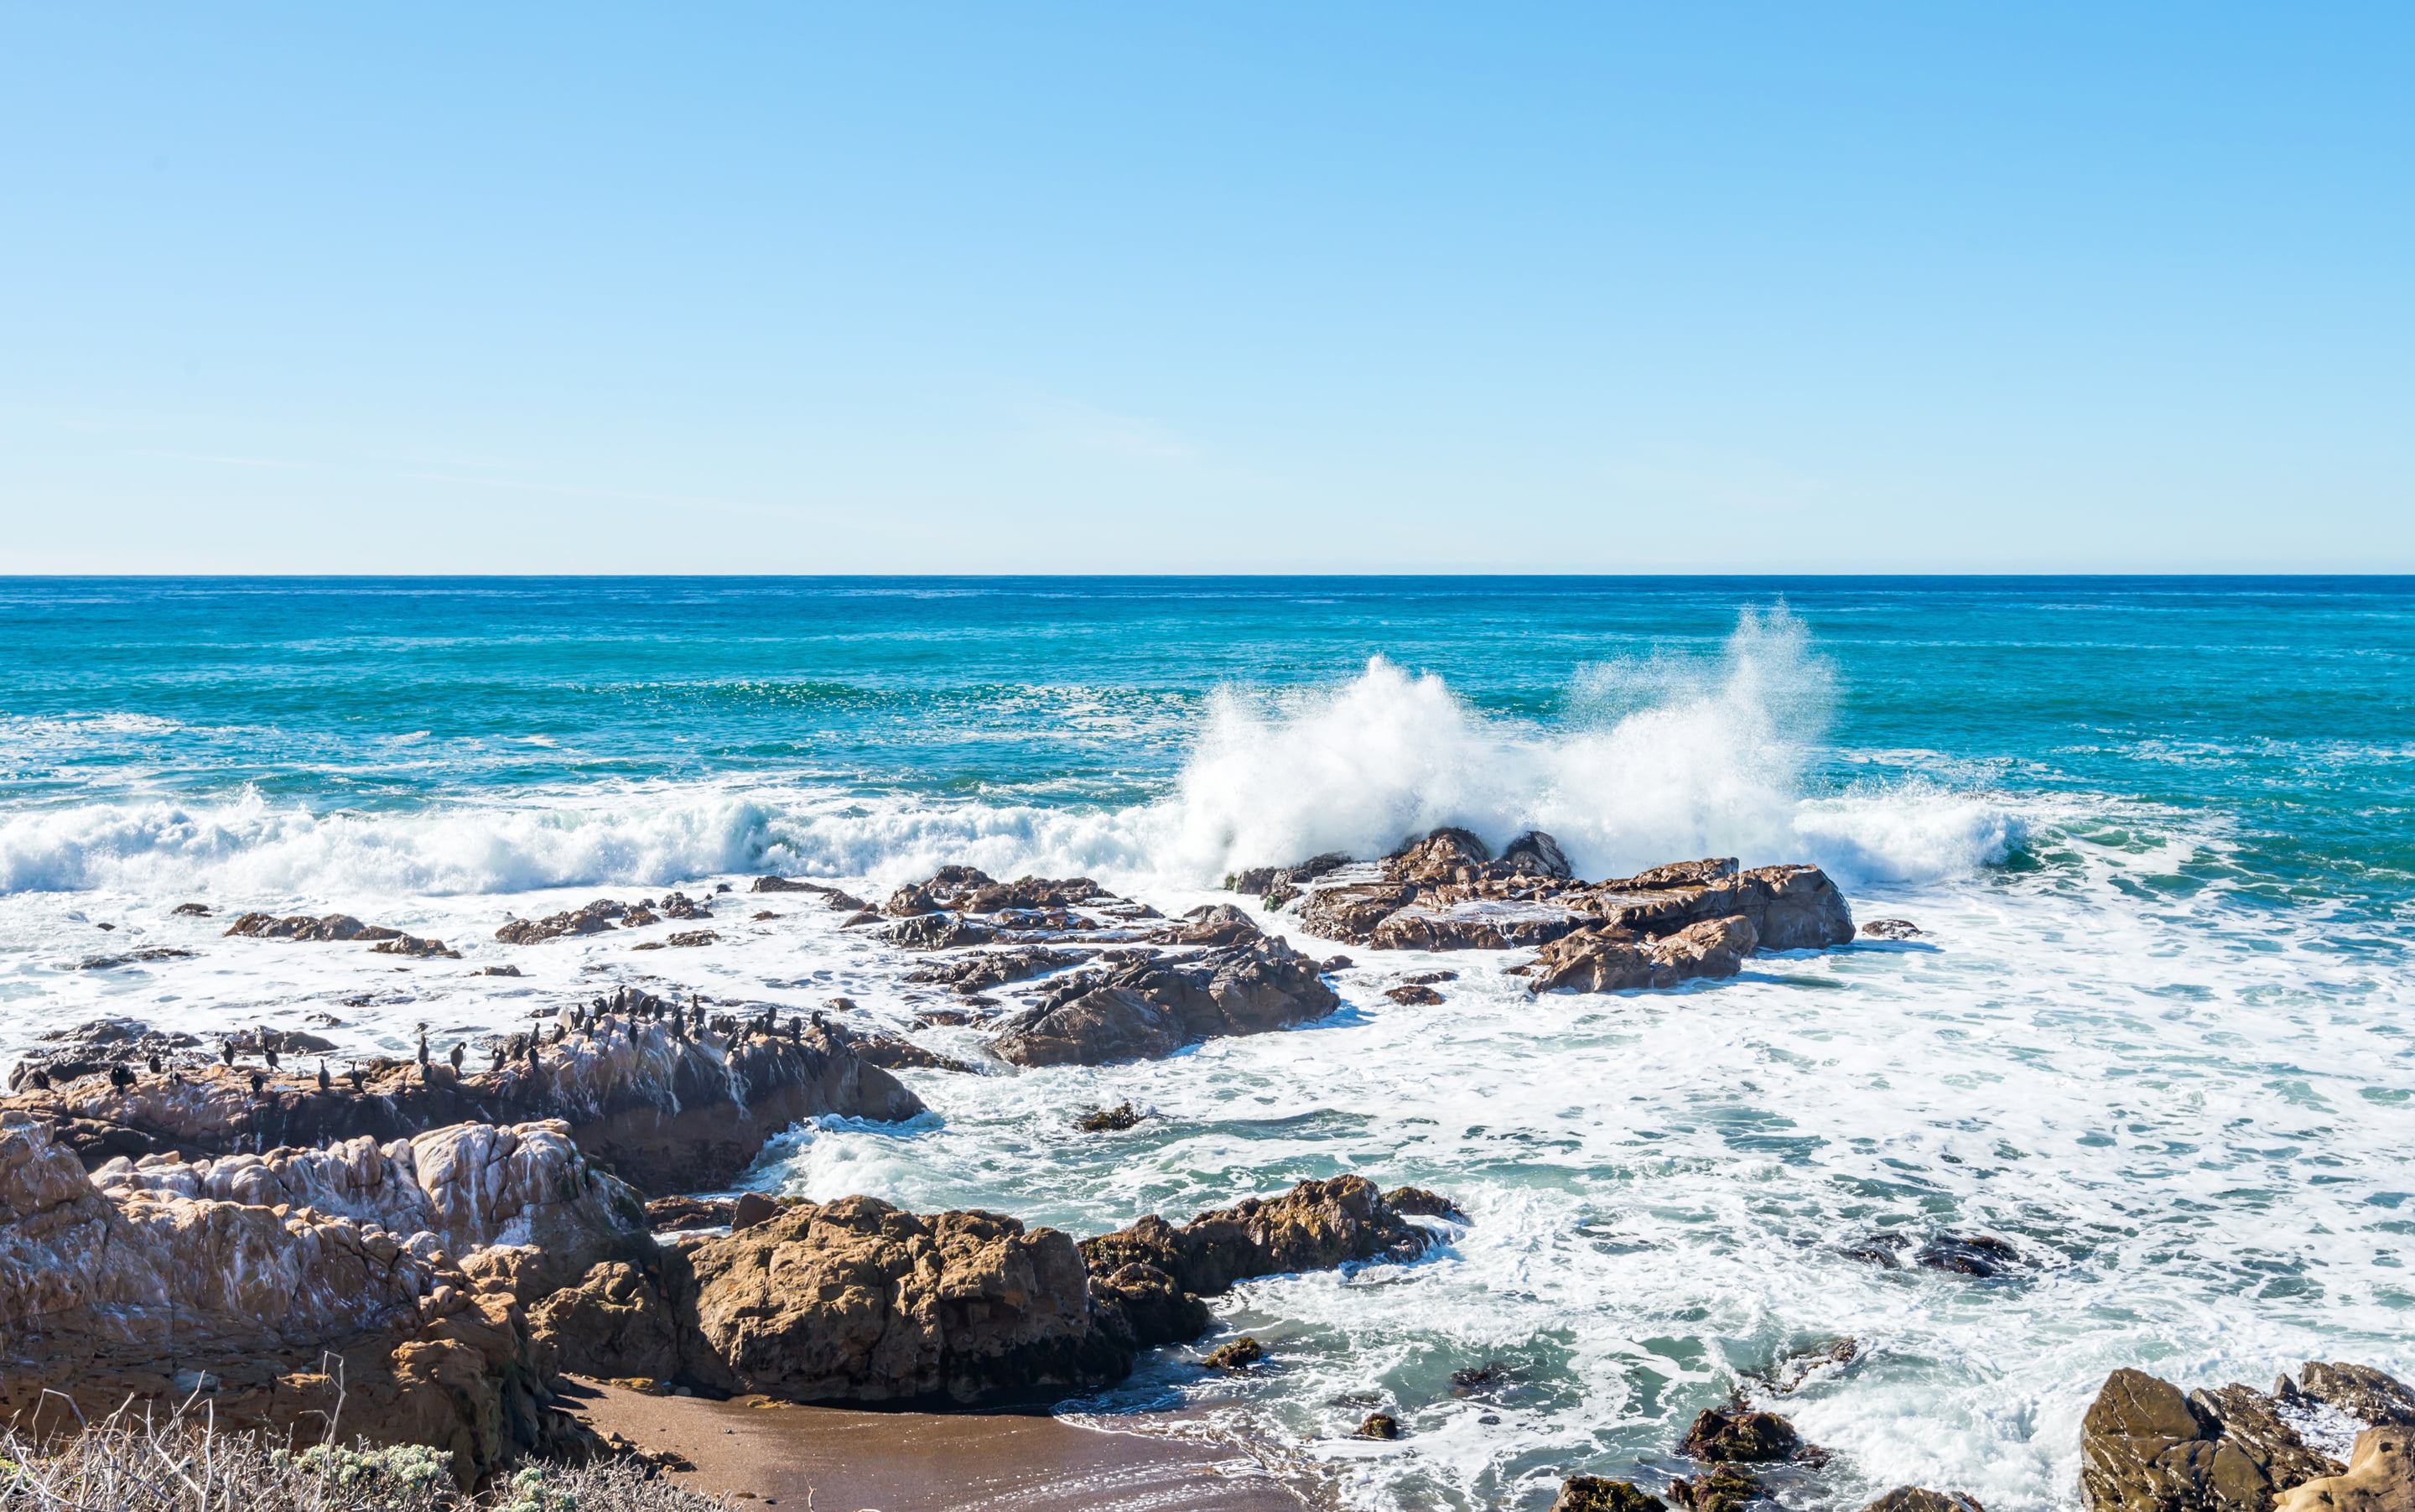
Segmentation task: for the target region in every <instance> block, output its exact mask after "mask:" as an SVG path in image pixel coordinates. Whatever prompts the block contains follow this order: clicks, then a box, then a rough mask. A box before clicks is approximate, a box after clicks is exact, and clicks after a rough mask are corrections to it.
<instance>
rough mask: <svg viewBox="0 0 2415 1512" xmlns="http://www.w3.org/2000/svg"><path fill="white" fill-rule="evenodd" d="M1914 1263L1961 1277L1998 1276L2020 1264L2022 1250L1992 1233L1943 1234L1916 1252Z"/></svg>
mask: <svg viewBox="0 0 2415 1512" xmlns="http://www.w3.org/2000/svg"><path fill="white" fill-rule="evenodd" d="M1912 1258H1913V1262H1914V1263H1916V1264H1918V1265H1926V1266H1927V1267H1928V1268H1929V1269H1930V1270H1945V1271H1952V1272H1953V1273H1954V1274H1956V1275H1958V1276H1978V1277H1995V1276H2002V1275H2003V1274H2004V1273H2005V1272H2006V1271H2008V1270H2010V1269H2012V1268H2013V1267H2014V1266H2016V1265H2019V1264H2020V1260H2021V1254H2020V1251H2019V1250H2016V1249H2014V1248H2013V1247H2012V1246H2011V1245H2009V1244H2006V1243H2005V1242H2004V1241H2003V1240H2002V1239H1999V1238H1997V1237H1995V1236H1994V1235H1987V1234H1973V1235H1969V1236H1968V1237H1965V1236H1963V1235H1954V1234H1941V1235H1937V1237H1935V1238H1933V1239H1931V1240H1929V1241H1928V1243H1927V1244H1924V1245H1922V1246H1921V1247H1920V1248H1919V1249H1918V1250H1915V1251H1913V1257H1912Z"/></svg>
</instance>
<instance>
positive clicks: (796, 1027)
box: [788, 1018, 805, 1044]
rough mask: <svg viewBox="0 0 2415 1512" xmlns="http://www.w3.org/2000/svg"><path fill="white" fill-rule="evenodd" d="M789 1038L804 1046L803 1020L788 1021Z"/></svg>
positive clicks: (793, 1019)
mask: <svg viewBox="0 0 2415 1512" xmlns="http://www.w3.org/2000/svg"><path fill="white" fill-rule="evenodd" d="M788 1038H789V1039H790V1040H795V1041H796V1042H797V1043H799V1044H802V1043H803V1042H804V1039H805V1021H804V1020H803V1019H802V1018H790V1019H789V1020H788Z"/></svg>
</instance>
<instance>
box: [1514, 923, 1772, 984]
mask: <svg viewBox="0 0 2415 1512" xmlns="http://www.w3.org/2000/svg"><path fill="white" fill-rule="evenodd" d="M1754 940H1755V936H1754V933H1753V926H1752V921H1750V920H1748V919H1747V918H1745V917H1744V916H1743V915H1741V914H1735V915H1730V916H1729V917H1727V918H1723V919H1713V920H1705V921H1703V922H1701V923H1699V924H1690V925H1688V926H1687V927H1686V928H1684V929H1681V930H1679V931H1677V932H1676V933H1674V934H1673V935H1671V936H1668V937H1666V938H1664V939H1644V938H1640V937H1638V936H1635V935H1633V934H1631V933H1629V932H1628V931H1627V930H1624V929H1619V928H1615V927H1605V926H1599V925H1597V926H1592V927H1589V928H1587V929H1585V930H1583V932H1581V933H1577V934H1572V935H1567V936H1562V937H1561V938H1559V939H1556V940H1553V942H1551V943H1550V944H1548V945H1546V946H1544V947H1543V949H1542V952H1541V954H1540V955H1539V956H1538V958H1537V960H1536V962H1535V965H1534V966H1533V968H1532V969H1531V970H1530V971H1529V972H1528V974H1527V977H1526V990H1527V991H1528V992H1530V993H1547V992H1558V991H1572V992H1583V993H1609V992H1629V991H1634V990H1637V989H1640V988H1648V987H1673V986H1675V985H1676V984H1677V983H1678V982H1681V981H1691V980H1694V979H1696V978H1703V977H1710V978H1718V977H1733V976H1734V975H1735V974H1736V973H1737V972H1738V971H1741V970H1743V969H1744V962H1745V958H1746V957H1747V956H1748V955H1750V954H1751V953H1752V951H1753V948H1754Z"/></svg>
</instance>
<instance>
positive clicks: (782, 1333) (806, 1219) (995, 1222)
mask: <svg viewBox="0 0 2415 1512" xmlns="http://www.w3.org/2000/svg"><path fill="white" fill-rule="evenodd" d="M688 1263H689V1264H690V1265H692V1266H693V1267H694V1271H695V1277H696V1295H697V1301H696V1318H697V1329H698V1331H699V1332H700V1333H701V1335H702V1337H703V1339H704V1340H705V1342H706V1343H707V1344H708V1345H709V1346H710V1348H711V1349H712V1354H713V1355H714V1356H715V1357H716V1358H717V1359H718V1360H719V1362H720V1363H721V1365H722V1366H723V1367H725V1368H726V1369H727V1371H728V1372H729V1375H730V1377H731V1379H732V1380H733V1381H734V1382H735V1383H736V1384H737V1385H740V1386H741V1387H742V1388H743V1389H745V1390H748V1391H759V1392H762V1393H764V1394H766V1395H768V1396H774V1397H779V1398H782V1399H784V1400H789V1401H826V1400H847V1401H879V1400H913V1399H938V1398H944V1399H948V1400H955V1401H976V1400H983V1399H988V1398H994V1397H997V1396H1000V1395H1011V1394H1019V1393H1023V1392H1027V1391H1031V1390H1034V1389H1036V1388H1054V1389H1079V1388H1083V1387H1087V1386H1093V1385H1102V1384H1104V1383H1106V1382H1109V1381H1114V1380H1119V1379H1121V1378H1122V1376H1123V1375H1124V1374H1125V1372H1126V1371H1128V1370H1130V1368H1131V1356H1130V1355H1129V1353H1128V1352H1126V1351H1124V1350H1122V1349H1119V1348H1117V1345H1116V1343H1115V1341H1114V1340H1112V1339H1110V1338H1109V1337H1107V1336H1106V1334H1104V1333H1103V1332H1102V1330H1101V1329H1100V1327H1099V1325H1098V1322H1097V1319H1096V1318H1095V1316H1094V1311H1093V1309H1092V1308H1091V1305H1090V1288H1089V1278H1088V1275H1087V1272H1086V1270H1085V1268H1084V1266H1083V1264H1082V1256H1081V1252H1080V1251H1079V1250H1076V1249H1075V1248H1074V1245H1073V1241H1072V1238H1070V1237H1069V1236H1067V1235H1063V1234H1060V1233H1058V1232H1057V1231H1056V1230H1054V1229H1032V1230H1027V1229H1025V1228H1024V1226H1023V1225H1022V1224H1021V1223H1020V1222H1018V1221H1016V1220H1013V1219H1011V1218H1004V1217H1000V1216H998V1215H997V1214H994V1213H981V1212H963V1213H941V1214H938V1215H937V1216H935V1217H929V1218H924V1217H918V1216H917V1215H915V1214H912V1213H907V1212H905V1211H903V1210H901V1209H899V1208H895V1207H892V1206H891V1205H888V1204H887V1203H883V1202H878V1201H876V1200H874V1199H872V1198H869V1197H848V1198H844V1199H842V1200H840V1201H838V1202H835V1203H826V1204H823V1205H818V1206H813V1205H801V1206H798V1207H792V1208H789V1209H787V1211H785V1212H783V1213H781V1214H780V1215H779V1216H777V1217H775V1218H773V1219H772V1220H770V1221H769V1222H766V1223H762V1224H759V1225H757V1226H756V1227H754V1228H752V1229H749V1230H747V1231H746V1232H744V1233H743V1234H734V1235H730V1236H729V1237H727V1238H726V1239H715V1240H708V1241H706V1242H705V1243H702V1244H699V1245H697V1246H696V1247H694V1248H693V1249H692V1250H689V1252H688Z"/></svg>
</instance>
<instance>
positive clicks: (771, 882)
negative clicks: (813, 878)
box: [746, 876, 838, 892]
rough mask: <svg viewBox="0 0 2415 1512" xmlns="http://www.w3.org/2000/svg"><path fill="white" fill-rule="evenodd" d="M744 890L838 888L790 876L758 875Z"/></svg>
mask: <svg viewBox="0 0 2415 1512" xmlns="http://www.w3.org/2000/svg"><path fill="white" fill-rule="evenodd" d="M746 891H749V892H836V891H838V889H836V888H833V887H824V886H823V885H822V884H820V883H819V882H806V881H802V880H800V879H798V878H796V877H791V876H758V877H757V878H756V879H755V882H754V885H753V886H752V887H749V888H748V889H747V890H746Z"/></svg>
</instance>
